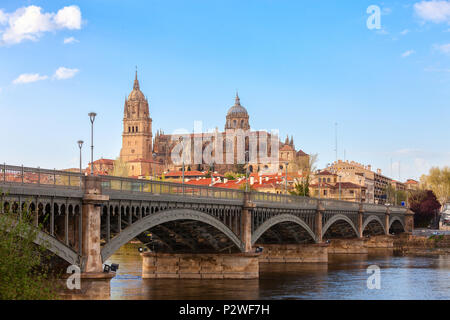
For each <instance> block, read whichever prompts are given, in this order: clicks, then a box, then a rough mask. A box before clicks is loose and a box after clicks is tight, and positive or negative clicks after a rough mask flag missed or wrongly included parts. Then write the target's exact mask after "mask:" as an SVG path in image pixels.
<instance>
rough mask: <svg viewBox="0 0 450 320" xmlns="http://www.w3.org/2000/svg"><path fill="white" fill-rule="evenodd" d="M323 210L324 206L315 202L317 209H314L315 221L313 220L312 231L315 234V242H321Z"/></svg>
mask: <svg viewBox="0 0 450 320" xmlns="http://www.w3.org/2000/svg"><path fill="white" fill-rule="evenodd" d="M324 212H325V208H324V207H323V205H322V204H321V203H320V201H319V203H318V204H317V210H316V221H315V224H314V225H315V230H314V233H315V234H316V239H315V240H316V243H322V242H323V239H322V221H323V220H322V217H323V213H324Z"/></svg>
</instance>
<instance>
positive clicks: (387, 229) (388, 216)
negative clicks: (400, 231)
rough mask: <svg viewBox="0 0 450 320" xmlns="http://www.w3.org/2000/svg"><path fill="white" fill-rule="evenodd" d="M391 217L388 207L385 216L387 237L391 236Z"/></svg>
mask: <svg viewBox="0 0 450 320" xmlns="http://www.w3.org/2000/svg"><path fill="white" fill-rule="evenodd" d="M390 217H391V212H390V210H389V207H387V209H386V214H385V216H384V230H385V235H387V236H388V235H389V222H390Z"/></svg>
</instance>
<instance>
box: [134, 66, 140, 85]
mask: <svg viewBox="0 0 450 320" xmlns="http://www.w3.org/2000/svg"><path fill="white" fill-rule="evenodd" d="M133 89H137V90H139V80H138V77H137V66H136V75H135V77H134V85H133Z"/></svg>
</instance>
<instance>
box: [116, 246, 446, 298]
mask: <svg viewBox="0 0 450 320" xmlns="http://www.w3.org/2000/svg"><path fill="white" fill-rule="evenodd" d="M107 263H118V264H119V265H120V267H119V270H118V272H117V275H116V277H115V278H113V279H112V280H111V299H114V300H116V299H119V300H124V299H139V300H141V299H148V300H153V299H170V300H183V299H196V300H202V299H364V300H366V299H369V300H376V299H421V300H422V299H425V300H427V299H450V256H449V255H447V256H445V255H442V256H433V257H423V256H422V257H421V256H396V255H394V254H393V253H392V251H387V250H377V251H376V252H373V253H370V254H368V255H367V254H348V255H330V257H329V262H328V263H327V264H326V263H325V264H324V263H322V264H319V263H317V264H316V263H309V264H260V278H259V279H255V280H187V279H186V280H185V279H183V280H179V279H142V278H141V268H142V262H141V257H140V256H139V253H138V250H137V246H136V245H133V244H128V245H126V246H124V247H122V248H121V249H120V250H119V251H118V252H117V253H116V254H115V255H113V256H112V257H111V258H110V259H109V260H108V261H107ZM372 265H376V266H378V267H379V268H380V289H368V287H367V280H368V278H369V277H370V276H371V275H372V273H370V274H368V273H367V268H368V267H369V266H372Z"/></svg>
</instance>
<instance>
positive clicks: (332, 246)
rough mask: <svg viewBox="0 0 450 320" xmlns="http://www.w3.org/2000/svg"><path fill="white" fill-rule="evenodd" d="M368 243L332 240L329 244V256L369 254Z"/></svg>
mask: <svg viewBox="0 0 450 320" xmlns="http://www.w3.org/2000/svg"><path fill="white" fill-rule="evenodd" d="M368 252H369V250H368V249H367V246H366V241H364V239H363V238H361V239H331V240H330V243H329V244H328V253H329V254H355V253H364V254H365V253H368Z"/></svg>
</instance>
